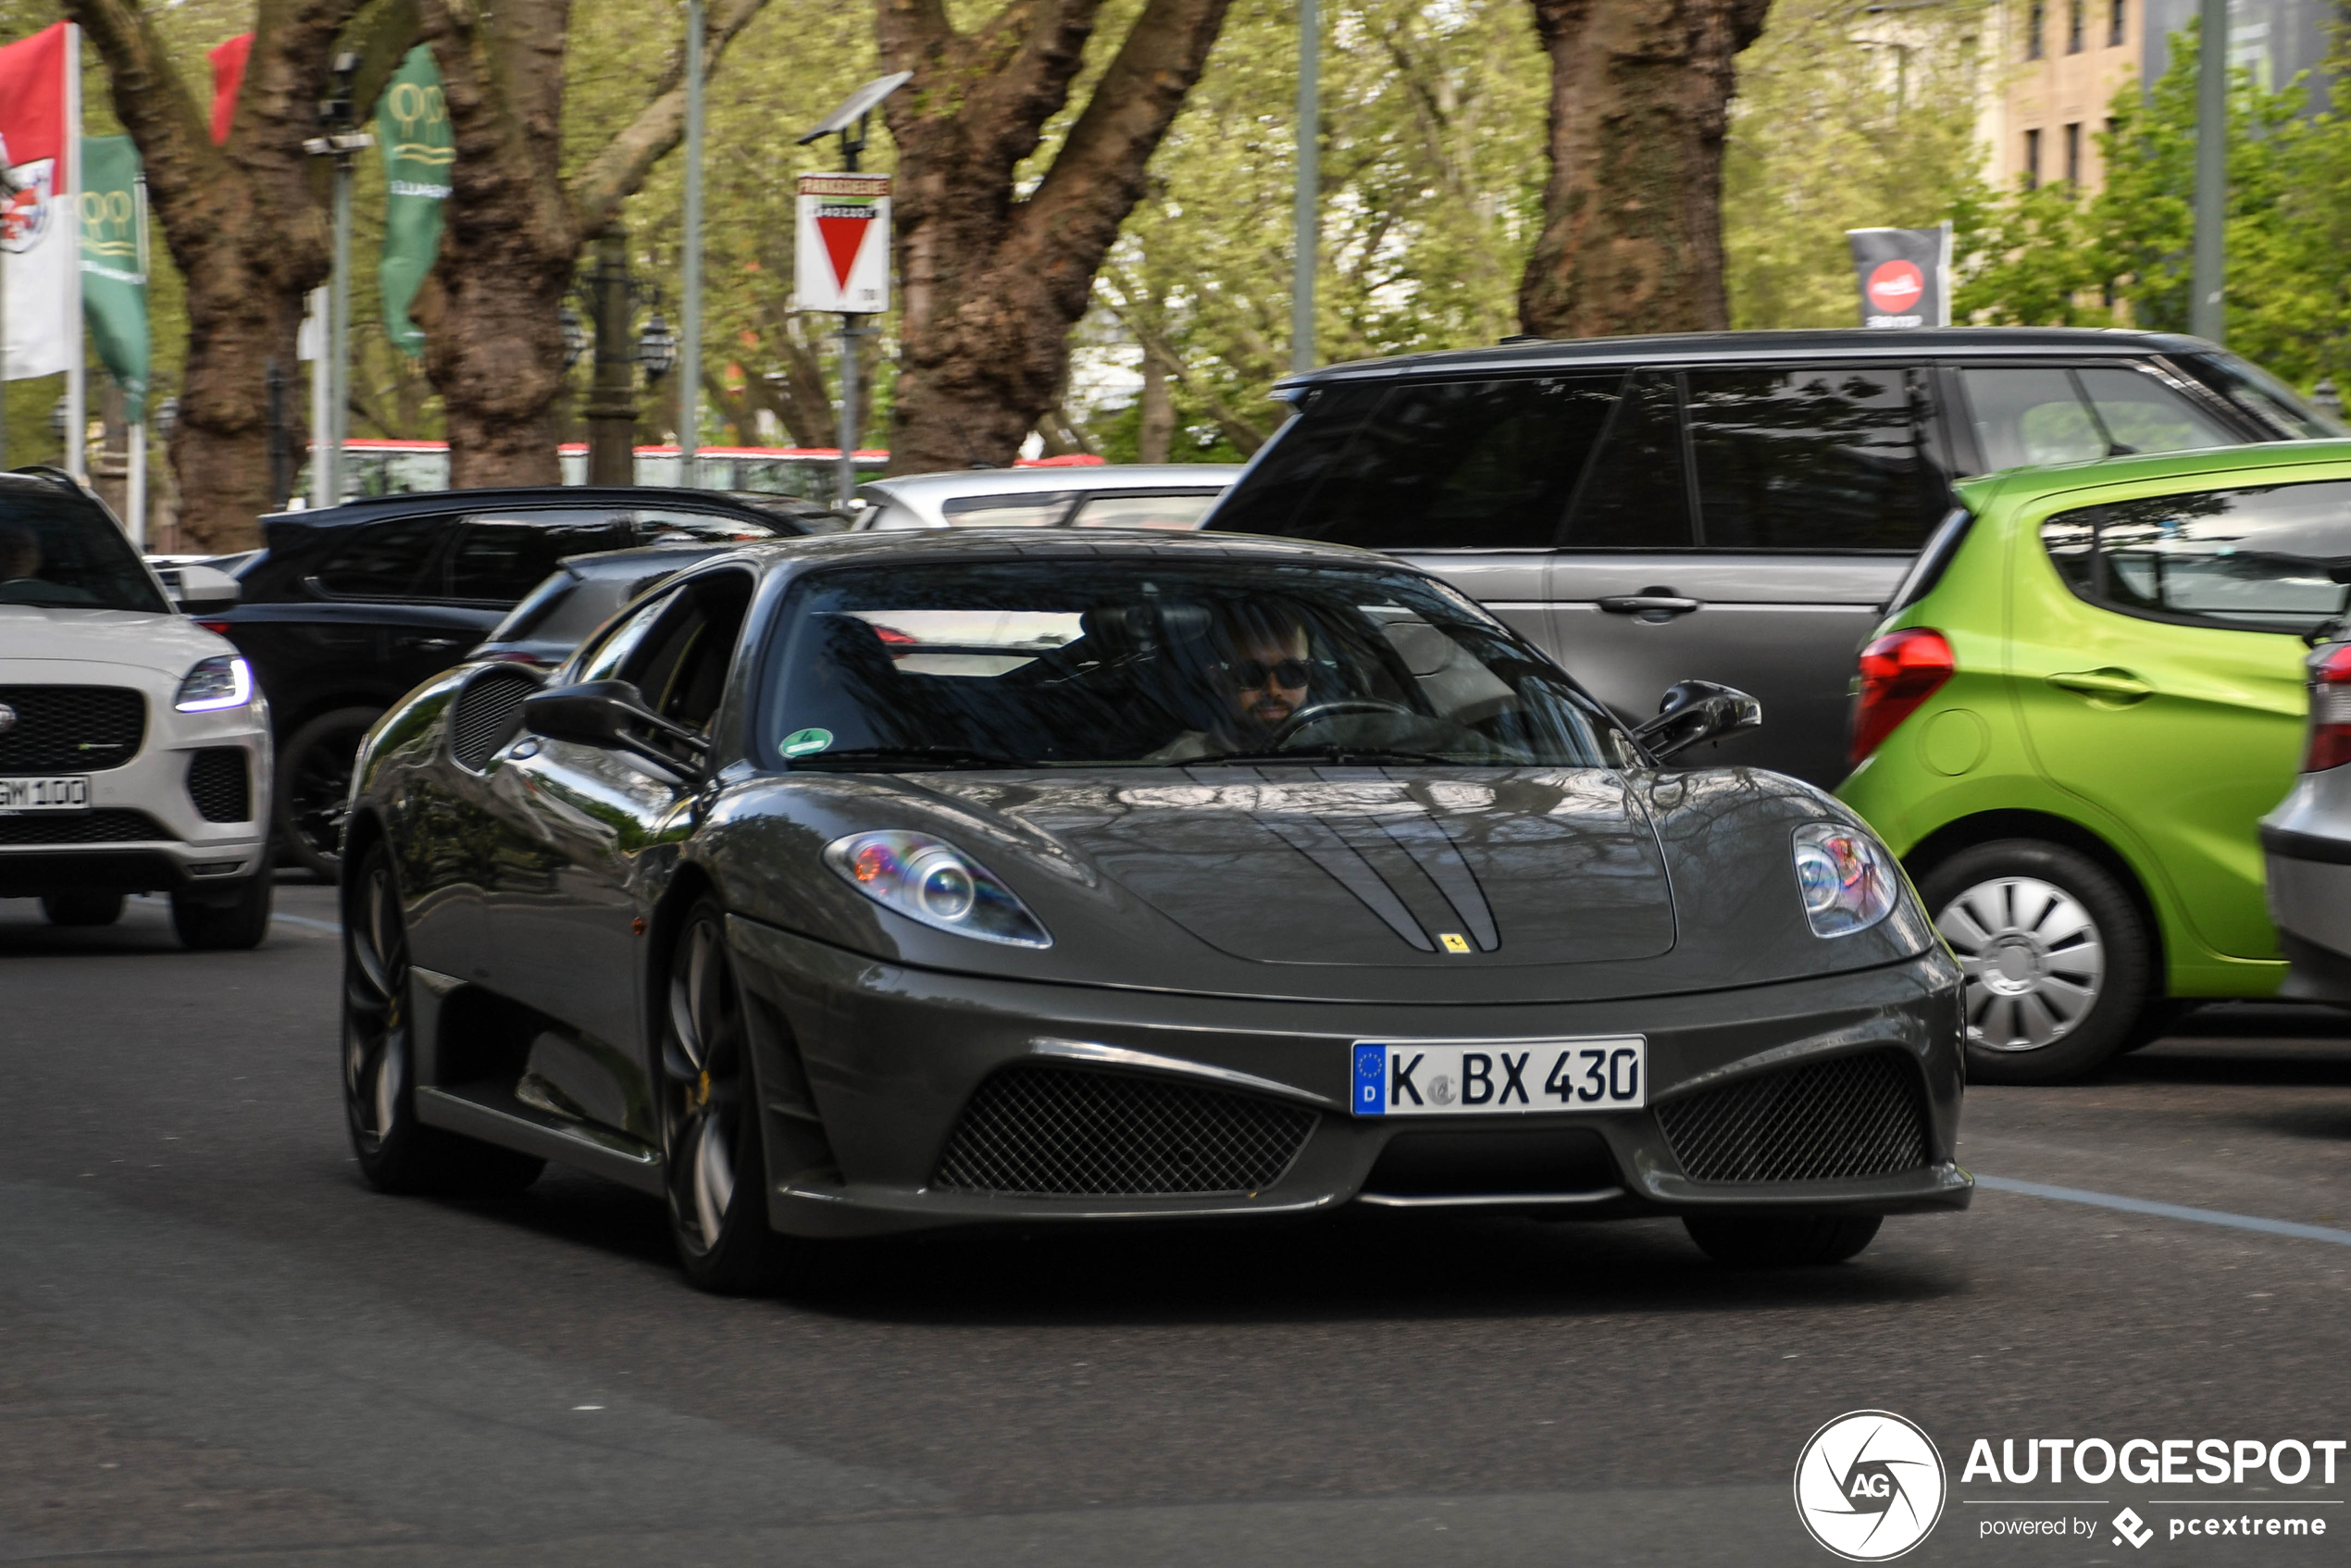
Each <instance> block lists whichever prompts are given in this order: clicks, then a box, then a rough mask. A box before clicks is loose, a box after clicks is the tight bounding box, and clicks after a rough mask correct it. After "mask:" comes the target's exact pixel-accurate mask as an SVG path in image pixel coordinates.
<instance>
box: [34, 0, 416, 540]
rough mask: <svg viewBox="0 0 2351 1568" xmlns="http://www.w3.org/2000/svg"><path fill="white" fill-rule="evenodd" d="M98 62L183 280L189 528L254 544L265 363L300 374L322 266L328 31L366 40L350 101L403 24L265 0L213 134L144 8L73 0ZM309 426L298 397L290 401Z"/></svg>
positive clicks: (400, 18) (386, 4)
mask: <svg viewBox="0 0 2351 1568" xmlns="http://www.w3.org/2000/svg"><path fill="white" fill-rule="evenodd" d="M65 10H66V14H67V15H68V17H70V18H71V19H73V20H75V21H77V22H79V23H81V26H82V28H83V29H84V31H85V32H86V35H87V36H88V38H89V40H90V43H91V44H92V46H93V48H95V49H96V50H97V52H98V55H99V56H100V58H102V59H103V60H104V61H105V62H106V76H107V80H108V81H109V82H110V83H111V85H112V90H113V98H114V106H115V112H116V114H117V115H118V116H119V117H120V118H121V120H122V123H123V126H124V128H125V129H126V130H128V131H130V132H131V140H132V141H133V142H134V143H137V145H138V148H139V155H140V157H141V159H142V160H143V163H144V165H145V169H146V180H147V194H148V200H149V203H150V205H151V210H152V211H153V212H154V213H155V220H156V222H157V223H158V224H159V225H160V226H161V227H162V230H163V234H164V242H165V243H166V244H168V246H169V247H170V249H171V255H172V260H173V261H174V262H176V263H177V264H178V265H179V268H180V273H181V275H182V276H183V277H184V278H185V279H186V280H187V289H188V358H187V367H186V369H185V371H184V373H183V377H182V385H181V388H180V417H179V422H178V423H177V424H176V425H174V426H173V428H172V432H171V463H172V467H173V469H174V470H175V475H176V479H177V481H178V488H179V492H180V515H179V520H180V527H181V529H183V538H185V539H186V540H187V541H189V542H190V543H193V544H194V545H196V546H198V547H200V548H203V549H207V550H219V551H229V550H241V549H246V548H250V547H251V546H253V545H255V544H257V543H259V542H260V534H259V530H258V529H256V527H255V517H256V516H258V515H259V514H261V513H262V512H265V511H267V510H269V509H270V508H271V507H272V506H274V505H275V504H277V502H278V501H279V499H280V498H279V497H276V496H273V495H272V494H271V493H270V479H269V467H270V465H269V411H268V395H267V366H268V363H269V361H270V360H272V359H275V360H276V361H277V362H278V364H279V366H280V368H281V370H282V371H283V373H284V374H285V375H286V376H287V377H288V378H289V380H297V379H298V378H297V376H296V372H295V361H294V333H295V330H296V329H297V328H298V327H300V325H301V323H302V310H303V296H304V294H305V293H307V292H309V291H310V290H311V289H313V288H316V287H317V285H318V284H319V283H321V282H323V281H325V280H326V276H327V269H328V265H329V255H328V234H327V213H326V194H327V185H326V179H325V171H324V170H323V169H322V168H318V167H317V165H319V164H320V163H321V162H323V160H320V159H314V158H312V157H310V156H308V155H306V154H305V153H304V151H303V150H302V143H303V140H304V139H305V137H308V136H312V135H315V134H316V133H317V103H318V100H319V99H320V98H321V97H322V96H324V95H325V92H326V86H327V68H328V64H329V61H330V58H331V57H332V56H333V55H334V54H335V53H337V44H338V43H342V44H346V45H349V46H352V47H356V48H358V49H359V50H360V51H361V56H362V65H361V69H360V75H359V80H358V87H359V90H360V93H361V96H360V99H359V101H360V102H361V103H363V104H365V103H368V102H372V100H373V97H374V94H375V93H376V92H377V91H378V90H379V89H380V87H381V84H382V82H383V80H384V78H385V76H386V75H388V74H389V73H390V71H391V68H392V64H393V62H395V61H396V60H397V59H398V57H399V53H400V51H401V50H402V49H404V48H405V47H406V44H407V37H406V34H407V33H408V32H411V31H413V28H414V18H413V13H412V12H408V11H406V10H404V9H403V8H402V7H401V6H398V5H394V4H392V3H390V0H374V3H372V4H363V0H262V4H261V5H260V6H259V8H258V12H257V14H256V17H255V26H254V33H255V36H254V45H253V53H252V56H251V57H250V59H249V60H248V61H247V63H246V66H245V76H244V84H243V88H242V90H241V91H240V92H239V93H238V97H237V112H236V118H235V121H234V123H233V125H232V127H231V129H230V133H229V140H228V141H227V143H224V144H222V145H220V146H218V147H216V146H214V145H213V143H212V136H211V131H210V122H211V116H210V110H209V106H205V105H199V104H198V103H197V102H196V101H195V99H194V98H193V97H192V96H191V95H190V93H189V92H188V90H187V87H186V85H185V83H184V82H183V81H182V79H181V76H180V69H179V67H178V66H177V64H176V63H175V62H174V61H173V60H172V59H171V57H170V54H169V51H168V50H167V49H166V48H165V47H164V44H163V42H162V40H161V38H160V37H158V36H157V34H156V33H155V29H154V26H153V24H152V23H151V22H150V21H149V20H148V19H147V17H146V16H145V15H144V14H143V12H142V11H141V10H140V9H139V8H138V7H137V6H134V5H132V4H131V3H130V0H67V3H66V6H65ZM289 404H290V417H291V418H292V420H293V422H294V429H293V432H292V438H293V439H294V440H295V441H296V442H299V441H301V440H302V439H303V436H302V429H301V424H300V420H301V413H300V410H301V408H302V405H303V400H302V399H301V398H299V397H293V398H291V399H290V400H289Z"/></svg>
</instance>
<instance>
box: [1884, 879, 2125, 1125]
mask: <svg viewBox="0 0 2351 1568" xmlns="http://www.w3.org/2000/svg"><path fill="white" fill-rule="evenodd" d="M1919 892H1920V895H1921V896H1922V898H1923V899H1924V900H1925V901H1926V907H1927V908H1928V909H1929V910H1930V911H1932V912H1933V913H1934V924H1935V927H1936V928H1937V929H1938V930H1940V931H1941V932H1942V933H1943V940H1945V941H1947V942H1948V943H1950V944H1951V951H1952V952H1954V953H1955V954H1957V955H1958V957H1959V966H1960V967H1961V968H1962V969H1963V970H1965V971H1966V973H1967V1074H1968V1081H1969V1082H1970V1083H1978V1084H2055V1083H2068V1082H2071V1081H2073V1080H2075V1079H2078V1078H2082V1077H2084V1076H2088V1075H2089V1074H2090V1073H2092V1072H2094V1071H2095V1070H2096V1068H2097V1067H2098V1065H2099V1064H2101V1063H2103V1062H2105V1061H2106V1060H2107V1059H2108V1057H2110V1056H2112V1055H2113V1054H2114V1053H2115V1052H2117V1051H2120V1050H2122V1049H2124V1047H2125V1044H2126V1042H2127V1041H2129V1040H2130V1039H2132V1038H2133V1034H2134V1031H2136V1030H2137V1028H2138V1027H2139V1024H2140V1020H2141V1018H2142V1017H2143V1016H2144V1014H2145V1013H2146V1008H2147V1005H2148V1003H2149V1002H2150V1001H2151V1000H2152V998H2151V995H2150V991H2151V988H2152V983H2153V976H2154V948H2153V943H2152V942H2151V940H2149V937H2148V933H2147V927H2146V920H2145V919H2144V917H2142V916H2141V915H2140V914H2139V908H2138V905H2137V903H2136V902H2134V901H2133V899H2132V897H2131V895H2130V893H2129V892H2128V891H2126V890H2124V888H2123V886H2122V884H2121V882H2120V881H2118V880H2117V879H2116V878H2115V877H2114V875H2113V873H2111V872H2109V871H2108V870H2107V869H2106V868H2105V867H2104V866H2102V865H2099V864H2098V863H2097V862H2096V861H2094V860H2092V859H2091V858H2090V857H2089V856H2087V855H2085V854H2084V853H2082V852H2080V851H2079V850H2075V849H2071V848H2068V847H2067V846H2065V845H2063V844H2053V843H2049V842H2046V841H2045V840H2037V839H2005V840H1997V841H1996V842H1993V843H1988V844H1977V845H1975V846H1974V847H1973V848H1972V849H1965V850H1961V851H1960V852H1959V853H1957V854H1955V855H1953V856H1952V857H1951V858H1950V859H1948V860H1947V861H1944V862H1943V863H1942V864H1941V865H1936V866H1935V867H1934V869H1933V870H1931V871H1929V872H1928V873H1927V875H1926V877H1924V878H1923V879H1922V881H1921V883H1920V885H1919Z"/></svg>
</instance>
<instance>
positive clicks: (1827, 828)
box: [1796, 822, 1902, 937]
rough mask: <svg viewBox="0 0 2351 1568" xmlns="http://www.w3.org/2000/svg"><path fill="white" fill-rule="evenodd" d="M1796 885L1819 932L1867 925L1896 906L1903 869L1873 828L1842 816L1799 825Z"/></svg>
mask: <svg viewBox="0 0 2351 1568" xmlns="http://www.w3.org/2000/svg"><path fill="white" fill-rule="evenodd" d="M1796 885H1797V889H1798V890H1800V891H1801V892H1802V893H1803V895H1804V916H1805V918H1806V919H1808V920H1810V922H1811V923H1812V934H1813V935H1814V936H1816V937H1849V936H1851V935H1852V934H1853V933H1854V932H1856V931H1866V930H1868V929H1869V928H1870V927H1872V926H1874V925H1876V924H1877V923H1878V922H1879V921H1881V920H1883V919H1885V916H1886V915H1887V913H1888V912H1889V911H1891V910H1892V909H1893V908H1894V900H1895V896H1896V893H1897V890H1898V889H1899V888H1900V887H1901V885H1902V883H1901V872H1900V871H1899V870H1898V869H1897V868H1896V866H1895V865H1894V857H1893V856H1892V855H1890V854H1888V853H1886V852H1885V849H1884V848H1883V847H1882V846H1880V845H1879V843H1878V841H1877V840H1875V839H1873V838H1872V837H1870V835H1869V834H1867V833H1863V832H1860V831H1858V830H1857V829H1854V828H1847V827H1846V826H1845V825H1844V824H1842V823H1837V822H1808V823H1806V824H1804V826H1802V827H1801V828H1797V830H1796Z"/></svg>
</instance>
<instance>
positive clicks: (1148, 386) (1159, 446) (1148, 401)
mask: <svg viewBox="0 0 2351 1568" xmlns="http://www.w3.org/2000/svg"><path fill="white" fill-rule="evenodd" d="M1141 401H1142V409H1141V414H1140V417H1139V418H1138V420H1137V422H1136V427H1135V461H1136V462H1138V463H1164V462H1166V461H1167V452H1168V448H1169V447H1171V446H1173V445H1174V444H1175V441H1176V400H1175V399H1174V398H1172V397H1170V396H1168V394H1167V367H1166V366H1164V365H1162V364H1161V363H1160V362H1159V356H1158V355H1153V354H1146V355H1143V396H1142V400H1141Z"/></svg>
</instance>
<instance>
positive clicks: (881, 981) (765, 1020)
mask: <svg viewBox="0 0 2351 1568" xmlns="http://www.w3.org/2000/svg"><path fill="white" fill-rule="evenodd" d="M730 936H731V938H732V945H733V947H734V949H735V952H736V953H737V955H738V957H739V959H740V962H741V965H742V974H743V979H744V982H745V985H746V987H747V989H748V990H749V991H750V993H751V998H752V1027H753V1041H754V1049H755V1051H756V1052H757V1055H758V1075H759V1083H760V1089H761V1095H762V1099H763V1101H764V1104H765V1110H766V1116H765V1121H764V1122H763V1132H764V1135H765V1145H766V1150H767V1156H768V1168H769V1176H770V1181H769V1213H770V1218H771V1221H772V1223H773V1224H774V1225H775V1226H776V1227H777V1229H778V1230H781V1231H784V1232H787V1233H790V1234H795V1235H805V1236H850V1235H865V1234H875V1233H879V1232H887V1231H895V1230H909V1229H917V1228H925V1227H930V1226H959V1225H992V1224H1007V1223H1010V1224H1044V1223H1052V1222H1068V1221H1098V1222H1099V1221H1137V1220H1153V1219H1178V1218H1188V1219H1200V1218H1236V1219H1238V1218H1243V1217H1249V1216H1274V1215H1280V1214H1302V1213H1315V1212H1318V1211H1324V1210H1330V1209H1335V1208H1337V1207H1338V1206H1339V1205H1342V1204H1345V1203H1349V1202H1355V1201H1362V1202H1366V1203H1375V1204H1380V1205H1385V1206H1392V1207H1443V1208H1455V1207H1481V1208H1487V1209H1493V1208H1505V1209H1514V1210H1523V1211H1531V1212H1539V1213H1546V1214H1549V1215H1551V1216H1555V1217H1587V1218H1593V1219H1603V1218H1624V1217H1631V1216H1636V1215H1660V1214H1687V1213H1708V1212H1715V1213H1719V1212H1723V1211H1725V1210H1738V1209H1748V1210H1773V1211H1790V1210H1810V1211H1815V1212H1829V1213H1873V1214H1885V1213H1908V1212H1913V1211H1921V1210H1932V1209H1959V1208H1964V1207H1966V1206H1967V1203H1968V1201H1969V1198H1970V1196H1971V1195H1972V1187H1973V1182H1972V1178H1971V1177H1970V1176H1968V1175H1967V1174H1966V1173H1965V1172H1964V1171H1962V1170H1960V1169H1959V1167H1958V1165H1957V1164H1955V1163H1954V1158H1953V1156H1954V1152H1955V1150H1956V1146H1957V1141H1958V1129H1959V1098H1960V1090H1961V1065H1960V1063H1961V1058H1960V1052H1959V1027H1960V1023H1959V972H1958V970H1957V968H1956V966H1955V965H1954V964H1952V963H1951V962H1950V960H1949V959H1948V957H1947V956H1946V955H1945V954H1944V953H1942V952H1940V951H1939V950H1937V951H1934V952H1928V953H1924V954H1922V955H1920V956H1918V957H1916V958H1913V959H1910V960H1908V961H1905V962H1903V963H1899V964H1891V965H1886V966H1883V967H1879V968H1874V969H1867V970H1861V971H1858V972H1853V973H1847V974H1840V975H1833V976H1824V977H1815V978H1810V979H1806V980H1802V981H1796V982H1788V983H1783V984H1777V985H1770V986H1755V987H1747V988H1741V989H1729V990H1721V991H1706V992H1695V993H1686V994H1680V995H1673V996H1661V997H1647V998H1638V999H1631V1000H1623V1001H1613V1002H1586V1003H1574V1004H1557V1005H1543V1006H1521V1005H1508V1006H1485V1005H1427V1006H1412V1007H1397V1006H1393V1005H1373V1004H1334V1003H1329V1002H1287V1001H1279V1000H1263V999H1250V998H1237V997H1217V996H1198V995H1187V994H1176V993H1168V992H1157V991H1149V990H1140V989H1112V988H1092V987H1075V986H1059V985H1041V984H1035V983H1028V982H1018V981H1006V980H999V979H990V978H986V977H975V976H968V975H959V974H946V973H939V972H934V971H928V970H919V969H912V968H906V967H902V966H898V965H892V964H884V963H881V962H878V961H877V960H873V959H869V958H865V957H863V956H861V955H859V954H855V953H852V952H844V951H842V950H840V949H838V948H834V947H831V946H828V945H827V944H825V943H822V942H817V941H814V940H809V939H807V938H803V937H800V936H796V935H793V934H791V933H789V932H786V931H782V930H779V929H777V928H776V927H770V926H766V925H763V924H761V923H759V922H756V921H752V920H748V919H744V918H741V917H737V918H736V919H735V920H733V921H732V923H731V929H730ZM1618 1034H1639V1035H1641V1036H1643V1037H1644V1038H1645V1039H1646V1040H1647V1052H1648V1074H1649V1083H1650V1089H1649V1092H1648V1105H1647V1106H1645V1107H1644V1108H1642V1109H1639V1110H1626V1111H1608V1112H1573V1111H1560V1112H1551V1111H1537V1112H1533V1113H1531V1114H1518V1115H1509V1116H1490V1115H1488V1116H1425V1117H1412V1118H1409V1119H1395V1120H1391V1119H1387V1118H1379V1117H1357V1116H1354V1115H1351V1114H1350V1113H1349V1108H1348V1095H1349V1088H1350V1061H1351V1047H1352V1045H1353V1043H1354V1042H1355V1041H1357V1040H1359V1039H1456V1040H1458V1039H1478V1040H1496V1041H1502V1042H1507V1041H1511V1040H1519V1039H1524V1040H1549V1039H1561V1038H1563V1037H1575V1036H1598V1035H1618ZM1138 1151H1143V1153H1140V1154H1138ZM1145 1155H1148V1156H1149V1157H1145ZM1027 1156H1039V1159H1041V1164H1039V1159H1028V1160H1027V1163H1026V1164H1024V1163H1023V1161H1024V1159H1025V1158H1026V1157H1027ZM1039 1168H1050V1169H1051V1171H1052V1172H1054V1173H1055V1175H1054V1176H1052V1177H1051V1180H1050V1181H1039V1180H1026V1181H1024V1180H1023V1179H1020V1178H1017V1177H1015V1176H1008V1175H1006V1174H1005V1173H1007V1172H1010V1171H1015V1170H1030V1171H1034V1170H1037V1169H1039ZM1171 1172H1172V1173H1174V1175H1173V1176H1171V1174H1170V1173H1171ZM1726 1172H1727V1173H1730V1174H1729V1176H1728V1177H1727V1178H1726V1175H1725V1173H1726ZM1758 1173H1762V1174H1761V1175H1760V1176H1759V1174H1758Z"/></svg>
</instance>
